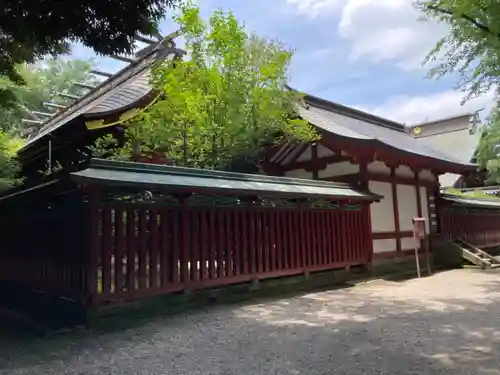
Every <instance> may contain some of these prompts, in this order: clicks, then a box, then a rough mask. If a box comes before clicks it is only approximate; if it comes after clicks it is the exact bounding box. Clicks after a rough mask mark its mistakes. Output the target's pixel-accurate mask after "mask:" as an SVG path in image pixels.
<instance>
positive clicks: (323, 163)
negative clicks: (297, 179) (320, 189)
mask: <svg viewBox="0 0 500 375" xmlns="http://www.w3.org/2000/svg"><path fill="white" fill-rule="evenodd" d="M304 151H305V150H304ZM304 151H302V153H303V152H304ZM302 153H301V154H302ZM350 160H351V159H350V158H349V157H348V156H343V155H329V156H324V157H321V158H318V159H317V160H315V161H313V160H312V159H311V160H304V161H294V162H291V163H287V164H285V165H283V166H282V168H283V169H284V170H286V171H291V170H294V169H305V170H306V171H308V170H311V171H312V170H314V169H315V167H318V168H317V169H318V170H323V169H325V168H326V167H327V165H328V164H332V163H338V162H342V161H350Z"/></svg>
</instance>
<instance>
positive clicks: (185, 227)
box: [181, 198, 192, 286]
mask: <svg viewBox="0 0 500 375" xmlns="http://www.w3.org/2000/svg"><path fill="white" fill-rule="evenodd" d="M188 203H189V200H188V199H187V198H183V199H182V241H181V244H182V245H181V246H182V253H181V254H182V256H181V276H182V283H183V284H184V286H186V283H188V282H189V281H190V279H189V263H190V262H191V261H192V259H190V257H189V245H190V238H189V205H188ZM191 266H192V265H191Z"/></svg>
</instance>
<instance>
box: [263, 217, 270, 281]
mask: <svg viewBox="0 0 500 375" xmlns="http://www.w3.org/2000/svg"><path fill="white" fill-rule="evenodd" d="M269 248H270V240H269V211H268V210H265V211H262V259H263V262H264V264H263V267H264V272H270V271H271V268H270V251H269Z"/></svg>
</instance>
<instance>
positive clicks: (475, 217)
mask: <svg viewBox="0 0 500 375" xmlns="http://www.w3.org/2000/svg"><path fill="white" fill-rule="evenodd" d="M441 231H442V233H443V234H444V236H445V237H446V238H447V239H449V240H453V239H457V238H460V239H463V240H464V241H467V242H469V243H470V244H472V245H475V246H478V247H493V246H498V245H500V215H499V214H495V213H490V212H487V211H485V212H480V211H479V212H461V211H453V210H443V211H442V213H441Z"/></svg>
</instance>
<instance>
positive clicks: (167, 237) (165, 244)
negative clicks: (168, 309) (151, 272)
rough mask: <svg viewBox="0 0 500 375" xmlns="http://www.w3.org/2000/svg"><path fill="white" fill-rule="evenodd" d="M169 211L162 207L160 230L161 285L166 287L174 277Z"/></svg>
mask: <svg viewBox="0 0 500 375" xmlns="http://www.w3.org/2000/svg"><path fill="white" fill-rule="evenodd" d="M169 219H170V217H169V212H168V211H167V210H166V209H162V210H161V212H160V220H161V221H160V231H161V249H160V260H161V269H160V272H161V286H162V287H166V286H167V285H168V284H171V283H172V282H173V279H172V267H173V265H172V243H171V241H172V236H171V234H170V231H169V229H170V227H171V224H172V223H171V221H170V220H169Z"/></svg>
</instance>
